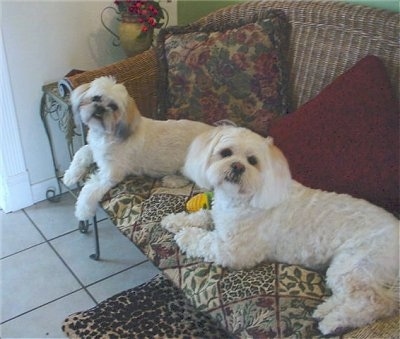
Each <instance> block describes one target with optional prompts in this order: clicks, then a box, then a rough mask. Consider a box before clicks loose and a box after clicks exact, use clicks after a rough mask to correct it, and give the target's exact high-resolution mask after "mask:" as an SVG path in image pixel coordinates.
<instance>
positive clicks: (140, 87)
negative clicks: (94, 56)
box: [61, 49, 159, 117]
mask: <svg viewBox="0 0 400 339" xmlns="http://www.w3.org/2000/svg"><path fill="white" fill-rule="evenodd" d="M104 75H109V76H113V77H114V78H115V79H116V80H117V82H122V83H124V85H125V87H126V89H127V90H128V92H129V94H130V95H131V96H132V97H133V98H134V99H135V101H136V104H137V105H138V107H139V109H140V111H141V113H142V114H143V115H144V116H148V117H152V116H153V115H154V112H155V110H156V107H157V83H158V78H159V66H158V62H157V59H156V55H155V50H154V49H150V50H148V51H146V52H143V53H141V54H138V55H135V56H133V57H130V58H127V59H124V60H122V61H118V62H116V63H113V64H111V65H108V66H105V67H102V68H98V69H95V70H92V71H86V72H83V73H80V74H77V75H73V76H71V77H67V78H64V79H63V81H62V82H61V85H65V87H67V88H65V89H64V90H66V91H70V90H72V89H74V88H76V87H78V86H79V85H81V84H84V83H88V82H91V81H92V80H94V79H96V78H98V77H100V76H104Z"/></svg>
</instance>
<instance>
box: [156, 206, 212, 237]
mask: <svg viewBox="0 0 400 339" xmlns="http://www.w3.org/2000/svg"><path fill="white" fill-rule="evenodd" d="M161 226H162V227H164V228H165V229H167V230H168V231H170V232H172V233H177V232H179V231H180V230H182V229H184V228H187V227H197V228H203V229H206V230H208V229H210V228H211V227H212V218H211V214H210V211H209V210H199V211H197V212H195V213H187V212H180V213H176V214H169V215H167V216H166V217H164V218H163V219H162V220H161Z"/></svg>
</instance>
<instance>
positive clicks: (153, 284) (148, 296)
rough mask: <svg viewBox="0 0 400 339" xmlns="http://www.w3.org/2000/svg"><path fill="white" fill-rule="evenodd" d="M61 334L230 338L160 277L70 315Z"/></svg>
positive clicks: (95, 336) (167, 281)
mask: <svg viewBox="0 0 400 339" xmlns="http://www.w3.org/2000/svg"><path fill="white" fill-rule="evenodd" d="M62 330H63V331H64V333H65V334H66V335H67V336H68V337H70V338H91V339H93V338H157V337H158V338H216V339H217V338H218V339H219V338H230V337H231V335H230V334H229V333H228V332H226V331H225V330H224V329H223V328H221V326H219V325H218V323H217V322H216V321H215V320H213V319H212V318H211V317H210V316H208V315H207V314H206V313H203V312H200V311H198V310H196V309H195V308H194V307H193V306H192V305H191V304H190V303H189V302H188V300H187V299H186V297H185V296H184V294H183V292H182V291H181V290H180V289H178V288H177V287H175V286H174V285H173V283H172V282H171V281H170V280H168V279H166V278H164V277H163V276H162V275H161V274H160V275H158V276H156V277H155V278H153V279H152V280H151V281H150V282H147V283H145V284H143V285H140V286H138V287H136V288H132V289H129V290H127V291H124V292H122V293H119V294H117V295H115V296H113V297H111V298H109V299H107V300H105V301H103V302H101V303H100V304H98V305H97V306H95V307H93V308H91V309H89V310H87V311H83V312H77V313H74V314H71V315H70V316H68V317H67V319H65V321H64V323H63V325H62Z"/></svg>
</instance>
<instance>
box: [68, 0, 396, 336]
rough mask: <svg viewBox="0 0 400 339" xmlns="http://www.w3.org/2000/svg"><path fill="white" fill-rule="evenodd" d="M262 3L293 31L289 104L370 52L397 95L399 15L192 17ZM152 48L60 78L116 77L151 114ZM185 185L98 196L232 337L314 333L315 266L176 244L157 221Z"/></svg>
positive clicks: (292, 4)
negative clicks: (235, 261) (237, 259)
mask: <svg viewBox="0 0 400 339" xmlns="http://www.w3.org/2000/svg"><path fill="white" fill-rule="evenodd" d="M267 9H279V10H282V11H283V12H284V13H285V14H286V16H287V18H288V21H289V24H290V27H291V32H290V40H289V50H288V54H287V59H288V60H287V61H288V69H289V70H290V73H289V93H290V103H291V108H290V110H291V111H294V110H296V109H297V108H298V107H300V106H301V105H303V104H304V103H306V102H308V101H309V100H310V99H312V98H314V97H315V96H317V95H318V94H319V93H320V92H321V90H323V89H324V88H325V87H326V86H327V85H328V84H330V83H331V82H332V81H333V80H334V79H335V78H336V77H338V76H339V75H340V74H342V73H343V72H345V71H346V70H347V69H349V68H350V67H351V66H353V65H354V64H355V63H356V62H357V61H359V60H360V59H362V58H363V57H365V56H367V55H370V54H373V55H375V56H378V57H379V58H380V59H381V60H382V61H383V63H384V65H385V67H386V69H387V70H388V73H389V76H390V78H391V82H392V86H393V88H394V89H395V93H396V96H397V98H398V95H399V81H398V80H399V60H400V59H399V40H398V39H399V19H400V16H399V14H397V13H391V12H387V11H383V10H377V9H373V8H369V7H364V6H354V5H348V4H345V3H342V2H330V1H321V2H320V1H294V0H293V1H290V0H282V1H260V2H258V1H253V2H249V3H243V4H239V5H234V6H232V7H227V8H223V9H221V10H219V11H216V12H214V13H211V14H210V15H208V16H206V17H204V18H202V19H200V20H198V21H197V22H195V23H193V24H191V25H190V26H189V27H190V29H192V30H204V29H213V28H215V27H218V26H219V25H220V24H221V22H223V23H224V24H227V23H228V24H229V23H236V22H238V21H240V20H243V18H251V19H257V17H258V16H260V15H261V14H260V13H262V12H264V11H265V10H267ZM157 55H158V54H157V51H156V49H155V48H153V49H150V50H148V51H146V52H144V53H142V54H140V55H137V56H134V57H131V58H128V59H126V60H123V61H121V62H118V63H116V64H113V65H110V66H107V67H104V68H101V69H96V70H93V71H87V72H84V73H82V74H78V75H74V76H72V77H69V78H68V79H67V81H68V83H69V84H70V86H71V87H72V88H74V87H76V86H78V85H80V84H82V83H85V82H90V81H91V80H93V79H94V78H96V77H98V76H101V75H113V76H114V77H116V79H117V80H118V81H120V82H124V84H125V85H126V87H127V88H128V90H129V92H130V94H131V95H132V96H133V97H134V98H135V100H136V102H137V104H138V106H139V108H140V110H141V111H142V114H143V115H146V116H149V117H153V116H155V112H157V105H158V101H159V94H158V93H159V91H158V90H159V88H158V86H159V82H160V72H161V70H160V67H162V65H161V66H160V62H159V60H158V57H157ZM198 190H199V188H198V187H196V186H195V185H193V184H191V185H188V186H186V187H184V188H180V189H171V188H166V187H162V185H161V183H160V181H159V180H156V179H152V178H146V177H140V178H138V177H129V178H127V179H126V180H125V181H124V182H122V183H120V184H119V185H117V186H116V187H114V188H113V189H112V190H111V191H110V192H109V193H108V194H107V195H106V196H105V197H104V199H103V201H102V203H101V204H102V207H103V208H104V209H105V211H106V212H107V213H108V214H109V216H110V218H111V220H112V221H113V223H114V224H115V225H116V227H118V229H119V230H120V231H121V232H122V233H123V234H124V235H126V236H127V237H128V238H129V239H130V240H131V241H132V242H133V243H135V244H136V245H137V246H138V247H139V248H140V249H141V250H142V251H143V252H144V253H145V254H146V255H147V256H148V257H149V258H150V259H151V260H152V261H153V262H154V263H155V264H156V265H157V266H158V267H159V268H160V270H161V271H162V272H163V274H164V276H166V277H168V279H170V280H171V281H172V282H173V283H174V285H175V286H178V287H179V288H180V289H181V290H182V291H184V294H185V295H186V297H187V298H188V299H189V300H190V302H191V303H192V304H193V305H195V306H196V308H197V309H198V310H200V311H202V312H206V313H208V314H209V315H210V316H211V317H212V318H213V319H215V320H217V321H218V323H219V324H221V325H222V326H223V327H224V328H225V329H227V330H228V331H229V332H230V333H232V334H233V335H234V336H237V337H244V338H245V337H304V338H309V337H313V336H320V333H319V331H318V329H317V324H316V322H315V320H314V319H312V317H311V314H312V311H313V310H314V309H315V307H316V306H317V305H318V304H319V303H321V301H322V300H323V299H324V298H325V297H326V296H327V295H329V291H328V290H327V289H326V288H325V284H324V276H323V273H320V272H314V271H310V270H307V269H305V268H303V267H299V266H294V265H287V264H283V263H268V262H266V263H263V264H261V265H258V266H257V267H255V268H254V269H252V270H245V271H231V270H227V269H224V268H221V267H219V266H217V265H213V264H212V263H206V262H203V261H201V260H199V259H193V258H187V257H186V256H185V255H184V254H182V253H181V252H180V251H179V249H178V248H177V246H176V244H175V243H174V241H173V237H172V235H171V234H170V233H168V232H166V231H165V230H163V229H162V228H161V227H160V225H159V221H160V219H161V218H162V217H163V216H164V215H166V214H168V213H170V212H178V211H182V210H183V209H184V206H185V202H186V201H187V200H188V198H190V197H191V196H192V195H194V194H195V193H196V192H198ZM398 326H399V317H398V316H396V317H393V318H390V319H383V320H380V321H378V322H376V323H374V324H371V325H370V326H367V327H365V328H361V329H356V330H353V331H352V332H349V333H347V334H346V335H345V337H358V338H367V337H369V338H378V337H379V338H384V337H385V338H387V337H393V338H395V337H396V338H397V337H398Z"/></svg>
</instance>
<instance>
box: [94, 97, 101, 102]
mask: <svg viewBox="0 0 400 339" xmlns="http://www.w3.org/2000/svg"><path fill="white" fill-rule="evenodd" d="M92 101H93V102H99V101H101V96H100V95H95V96H94V97H93V98H92Z"/></svg>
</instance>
